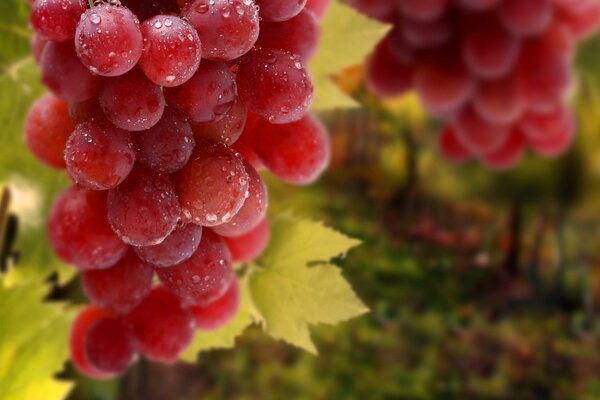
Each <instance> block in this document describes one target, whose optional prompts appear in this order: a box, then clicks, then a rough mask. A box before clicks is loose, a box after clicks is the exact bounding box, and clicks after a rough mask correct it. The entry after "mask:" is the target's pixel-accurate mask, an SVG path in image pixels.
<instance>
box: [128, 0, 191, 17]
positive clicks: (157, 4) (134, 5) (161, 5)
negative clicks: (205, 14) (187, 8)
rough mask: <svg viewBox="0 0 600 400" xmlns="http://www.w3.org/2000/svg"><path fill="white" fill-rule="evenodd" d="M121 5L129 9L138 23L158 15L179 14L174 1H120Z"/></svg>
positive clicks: (177, 6)
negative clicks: (137, 19) (138, 20)
mask: <svg viewBox="0 0 600 400" xmlns="http://www.w3.org/2000/svg"><path fill="white" fill-rule="evenodd" d="M121 4H122V5H123V6H125V7H127V8H129V9H130V10H131V11H132V12H133V13H134V14H135V15H136V17H138V18H139V19H140V21H145V20H147V19H148V18H152V17H154V16H155V15H158V14H179V5H178V4H177V1H176V0H121Z"/></svg>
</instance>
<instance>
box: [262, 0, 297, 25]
mask: <svg viewBox="0 0 600 400" xmlns="http://www.w3.org/2000/svg"><path fill="white" fill-rule="evenodd" d="M256 4H257V5H258V7H259V8H260V17H261V19H262V20H264V21H268V22H278V21H287V20H289V19H291V18H293V17H295V16H296V15H298V14H299V13H300V11H302V9H303V8H304V6H305V5H306V0H256Z"/></svg>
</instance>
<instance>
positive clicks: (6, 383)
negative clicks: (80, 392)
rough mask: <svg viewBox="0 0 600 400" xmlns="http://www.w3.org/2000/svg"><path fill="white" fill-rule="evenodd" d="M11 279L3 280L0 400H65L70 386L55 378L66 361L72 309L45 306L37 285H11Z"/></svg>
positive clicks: (0, 296) (42, 289)
mask: <svg viewBox="0 0 600 400" xmlns="http://www.w3.org/2000/svg"><path fill="white" fill-rule="evenodd" d="M11 275H12V274H9V275H8V276H7V277H4V279H3V280H2V281H0V326H2V327H3V329H1V330H0V398H1V399H3V400H22V399H31V400H59V399H63V398H65V397H66V396H67V394H68V392H69V391H70V390H71V387H72V384H71V383H70V382H65V381H58V380H56V379H55V378H54V377H53V376H54V374H56V373H57V372H59V371H61V370H62V367H63V365H64V362H65V360H66V359H67V357H68V334H69V331H70V325H71V323H72V321H73V318H74V310H66V309H65V305H64V304H61V303H45V302H43V299H44V296H45V295H46V292H47V287H45V286H44V285H41V284H39V283H27V284H24V283H16V284H15V285H13V286H10V285H9V280H12V279H11V278H12V276H11ZM7 328H8V329H7Z"/></svg>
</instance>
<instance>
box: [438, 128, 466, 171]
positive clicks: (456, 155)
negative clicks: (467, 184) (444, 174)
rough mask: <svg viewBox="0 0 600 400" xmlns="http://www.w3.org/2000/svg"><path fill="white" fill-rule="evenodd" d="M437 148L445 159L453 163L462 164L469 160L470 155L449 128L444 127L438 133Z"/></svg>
mask: <svg viewBox="0 0 600 400" xmlns="http://www.w3.org/2000/svg"><path fill="white" fill-rule="evenodd" d="M438 148H439V150H440V153H442V155H443V156H444V157H445V158H446V159H448V160H450V161H452V162H455V163H463V162H465V161H467V160H469V159H470V158H471V153H470V152H469V150H467V148H466V147H465V146H464V145H463V144H462V143H461V142H460V141H459V140H458V138H457V137H456V132H454V129H452V127H450V126H446V127H445V128H444V130H443V131H442V133H440V135H439V137H438Z"/></svg>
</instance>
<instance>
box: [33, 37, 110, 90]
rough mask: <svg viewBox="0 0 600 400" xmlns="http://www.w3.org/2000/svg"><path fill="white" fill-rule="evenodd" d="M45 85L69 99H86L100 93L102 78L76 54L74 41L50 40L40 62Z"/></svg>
mask: <svg viewBox="0 0 600 400" xmlns="http://www.w3.org/2000/svg"><path fill="white" fill-rule="evenodd" d="M40 67H41V70H42V81H43V82H44V85H46V86H48V88H49V89H50V90H51V91H52V92H54V94H56V95H57V96H58V97H60V98H62V99H65V100H67V101H84V100H88V99H91V98H92V97H95V96H97V95H98V92H99V91H100V86H101V85H102V81H103V80H102V78H100V77H99V76H97V75H94V74H92V73H90V71H88V70H87V68H85V67H84V66H83V64H81V62H80V61H79V59H78V58H77V54H75V47H74V46H73V43H72V42H70V41H69V42H64V43H56V42H49V43H48V44H46V47H45V48H44V52H43V53H42V60H41V63H40Z"/></svg>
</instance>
